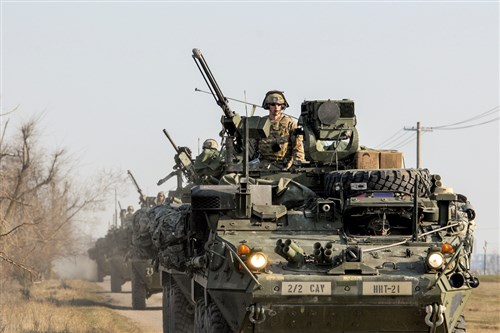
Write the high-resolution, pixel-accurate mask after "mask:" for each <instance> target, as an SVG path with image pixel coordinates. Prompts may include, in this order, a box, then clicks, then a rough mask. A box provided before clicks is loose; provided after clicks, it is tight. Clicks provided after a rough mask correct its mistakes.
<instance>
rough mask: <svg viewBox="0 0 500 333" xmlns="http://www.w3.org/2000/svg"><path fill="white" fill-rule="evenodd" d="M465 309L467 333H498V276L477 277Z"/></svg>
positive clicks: (499, 293) (499, 324)
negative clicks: (477, 284)
mask: <svg viewBox="0 0 500 333" xmlns="http://www.w3.org/2000/svg"><path fill="white" fill-rule="evenodd" d="M478 277H479V280H480V284H479V287H477V288H476V289H475V290H474V291H473V292H472V296H471V298H470V299H469V301H468V302H467V305H466V308H465V320H466V321H467V333H493V332H495V333H496V332H500V275H490V276H478Z"/></svg>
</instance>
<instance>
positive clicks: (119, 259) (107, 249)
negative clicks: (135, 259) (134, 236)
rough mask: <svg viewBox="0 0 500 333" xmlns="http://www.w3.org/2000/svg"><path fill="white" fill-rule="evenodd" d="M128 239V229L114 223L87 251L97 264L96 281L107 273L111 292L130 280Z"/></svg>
mask: <svg viewBox="0 0 500 333" xmlns="http://www.w3.org/2000/svg"><path fill="white" fill-rule="evenodd" d="M130 241H131V239H130V232H129V230H127V228H125V227H123V226H117V225H114V226H112V227H111V228H110V229H109V230H108V232H107V233H106V235H105V236H104V237H101V238H99V239H97V241H96V243H95V245H94V246H93V247H92V248H90V249H89V250H88V251H87V252H88V255H89V258H90V259H91V260H94V261H95V262H96V264H97V281H98V282H102V281H103V278H104V276H106V275H109V276H110V284H111V285H110V289H111V291H112V292H121V290H122V285H123V284H124V283H125V282H127V281H129V280H130V264H129V262H128V261H127V253H128V251H129V246H130Z"/></svg>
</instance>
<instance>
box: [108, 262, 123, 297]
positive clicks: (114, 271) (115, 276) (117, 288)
mask: <svg viewBox="0 0 500 333" xmlns="http://www.w3.org/2000/svg"><path fill="white" fill-rule="evenodd" d="M110 271H111V272H110V274H109V275H110V277H111V292H112V293H121V292H122V277H121V275H120V271H119V269H118V268H117V267H116V266H115V265H114V263H113V262H111V267H110Z"/></svg>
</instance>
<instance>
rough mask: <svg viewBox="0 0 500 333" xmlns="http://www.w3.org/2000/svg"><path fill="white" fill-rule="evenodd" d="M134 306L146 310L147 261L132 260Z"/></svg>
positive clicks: (136, 308) (135, 308)
mask: <svg viewBox="0 0 500 333" xmlns="http://www.w3.org/2000/svg"><path fill="white" fill-rule="evenodd" d="M131 266H132V281H131V285H132V308H133V309H134V310H144V309H145V308H146V294H147V290H146V281H144V279H145V277H146V268H147V262H143V261H132V265H131Z"/></svg>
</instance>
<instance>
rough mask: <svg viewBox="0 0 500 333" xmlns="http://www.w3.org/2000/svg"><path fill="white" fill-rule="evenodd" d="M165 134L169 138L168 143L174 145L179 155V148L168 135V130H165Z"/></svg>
mask: <svg viewBox="0 0 500 333" xmlns="http://www.w3.org/2000/svg"><path fill="white" fill-rule="evenodd" d="M163 133H164V134H165V136H166V137H167V139H168V141H170V143H171V144H172V147H174V149H175V152H176V153H177V154H179V147H178V146H177V145H176V144H175V143H174V140H172V138H171V137H170V134H168V132H167V130H166V129H163Z"/></svg>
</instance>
